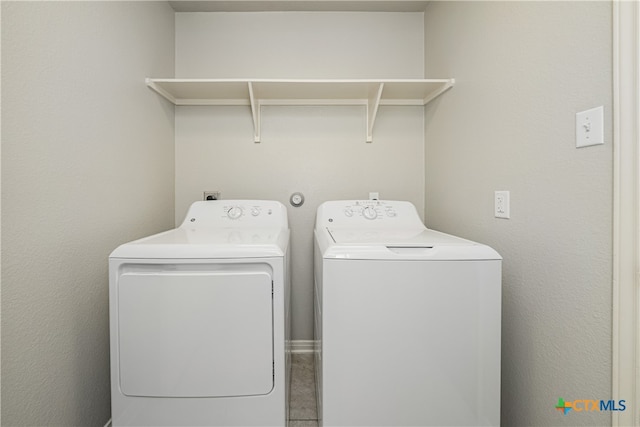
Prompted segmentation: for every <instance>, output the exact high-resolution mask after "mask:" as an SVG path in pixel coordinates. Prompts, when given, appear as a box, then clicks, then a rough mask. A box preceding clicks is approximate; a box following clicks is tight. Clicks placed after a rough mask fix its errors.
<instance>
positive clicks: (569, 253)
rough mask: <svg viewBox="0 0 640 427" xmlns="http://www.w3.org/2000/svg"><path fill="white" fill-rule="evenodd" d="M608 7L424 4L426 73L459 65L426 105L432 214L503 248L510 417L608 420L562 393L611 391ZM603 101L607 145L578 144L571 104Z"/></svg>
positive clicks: (588, 395) (581, 395)
mask: <svg viewBox="0 0 640 427" xmlns="http://www.w3.org/2000/svg"><path fill="white" fill-rule="evenodd" d="M611 19H612V18H611V3H609V2H433V3H432V4H430V5H429V6H428V7H427V10H426V12H425V71H426V74H427V75H443V76H452V77H455V78H456V86H455V87H454V88H453V89H452V90H451V91H449V92H448V93H446V94H445V95H444V96H442V97H440V99H438V100H437V101H436V102H435V103H433V104H431V105H429V106H428V107H427V109H426V122H425V140H426V149H425V150H426V156H425V159H426V160H425V162H426V186H425V205H426V209H425V217H426V222H427V225H428V226H429V227H432V228H435V229H439V230H442V231H446V232H450V233H453V234H458V235H461V236H464V237H467V238H470V239H473V240H478V241H481V242H484V243H487V244H489V245H491V246H493V247H495V248H496V249H497V250H498V251H499V252H500V253H501V254H502V255H503V257H504V264H503V275H504V276H503V310H502V315H503V329H502V330H503V340H502V342H503V344H502V422H503V424H504V425H508V426H517V425H554V426H559V425H607V424H609V423H610V414H609V413H605V412H603V413H599V412H588V413H585V412H582V413H576V412H574V413H570V414H569V415H567V416H563V415H562V414H561V413H559V412H558V411H556V410H555V409H554V405H555V404H556V402H557V400H558V398H559V397H563V398H564V399H566V400H574V399H609V398H610V397H611V274H612V273H611V271H612V261H611V257H612V246H611V240H612V231H611V230H612V130H611V129H612V127H611V97H612V95H611V93H612V72H611V68H612V53H611V43H612V42H611V34H612V27H611V25H612V24H611V22H612V21H611ZM599 105H604V108H605V144H604V145H603V146H597V147H589V148H581V149H576V148H575V113H576V112H579V111H582V110H586V109H589V108H592V107H596V106H599ZM495 190H509V191H510V192H511V219H509V220H504V219H496V218H494V217H493V192H494V191H495Z"/></svg>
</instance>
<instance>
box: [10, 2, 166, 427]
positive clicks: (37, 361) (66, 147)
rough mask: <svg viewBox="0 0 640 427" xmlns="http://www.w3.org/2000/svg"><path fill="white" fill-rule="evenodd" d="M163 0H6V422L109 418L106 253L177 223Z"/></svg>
mask: <svg viewBox="0 0 640 427" xmlns="http://www.w3.org/2000/svg"><path fill="white" fill-rule="evenodd" d="M173 46H174V19H173V10H172V9H171V8H170V7H169V6H168V4H167V3H166V2H7V1H3V2H2V229H3V235H2V267H3V271H2V273H3V274H2V424H3V425H11V426H34V425H77V426H81V425H82V426H89V425H94V426H102V425H104V424H105V423H106V422H107V420H109V418H110V409H111V408H110V385H109V324H108V281H107V257H108V255H109V253H110V252H111V250H113V249H114V248H115V247H116V246H117V245H118V244H120V243H123V242H125V241H127V240H132V239H134V238H137V237H141V236H144V235H147V234H151V233H154V232H158V231H161V230H163V229H168V228H171V227H172V226H173V222H174V214H173V212H174V191H173V185H174V140H173V133H174V117H173V116H174V108H173V106H171V105H169V104H168V103H166V102H164V101H161V100H160V99H159V97H158V96H157V95H156V94H154V93H152V92H151V91H150V90H148V89H147V88H146V87H145V85H144V78H145V77H147V76H149V75H161V76H166V75H171V73H173V68H174V54H173V52H174V50H173Z"/></svg>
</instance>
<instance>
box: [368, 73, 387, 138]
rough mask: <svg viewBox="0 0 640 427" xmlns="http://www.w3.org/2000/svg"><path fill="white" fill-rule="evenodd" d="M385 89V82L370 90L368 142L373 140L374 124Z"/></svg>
mask: <svg viewBox="0 0 640 427" xmlns="http://www.w3.org/2000/svg"><path fill="white" fill-rule="evenodd" d="M383 89H384V83H380V84H379V85H378V90H377V91H376V90H371V91H369V97H368V99H367V142H372V141H373V125H374V124H375V122H376V116H377V115H378V107H379V106H380V99H381V98H382V90H383Z"/></svg>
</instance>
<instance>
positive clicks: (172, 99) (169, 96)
mask: <svg viewBox="0 0 640 427" xmlns="http://www.w3.org/2000/svg"><path fill="white" fill-rule="evenodd" d="M144 81H145V83H146V84H147V87H149V89H152V90H154V91H155V92H156V93H158V94H160V95H162V96H163V97H164V98H165V99H167V100H168V101H169V102H171V103H172V104H173V105H177V103H178V101H177V100H176V98H175V97H174V96H173V95H172V94H170V93H169V92H167V91H166V90H164V89H163V88H161V87H160V86H159V85H157V84H156V82H154V81H153V80H152V79H150V78H148V77H147V78H146V79H145V80H144Z"/></svg>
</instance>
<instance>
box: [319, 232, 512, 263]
mask: <svg viewBox="0 0 640 427" xmlns="http://www.w3.org/2000/svg"><path fill="white" fill-rule="evenodd" d="M326 232H327V233H328V235H329V236H330V238H331V239H332V240H333V243H331V242H329V245H328V246H327V247H326V250H325V251H324V253H323V257H324V258H338V259H377V260H486V259H495V260H499V259H501V257H500V255H499V254H498V253H497V252H496V251H495V250H493V249H492V248H490V247H488V246H486V245H482V244H479V243H475V242H472V241H470V240H466V239H462V238H460V237H456V236H451V235H449V234H445V233H441V232H439V231H435V230H429V229H427V228H387V229H373V228H372V229H362V228H327V229H326Z"/></svg>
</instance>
